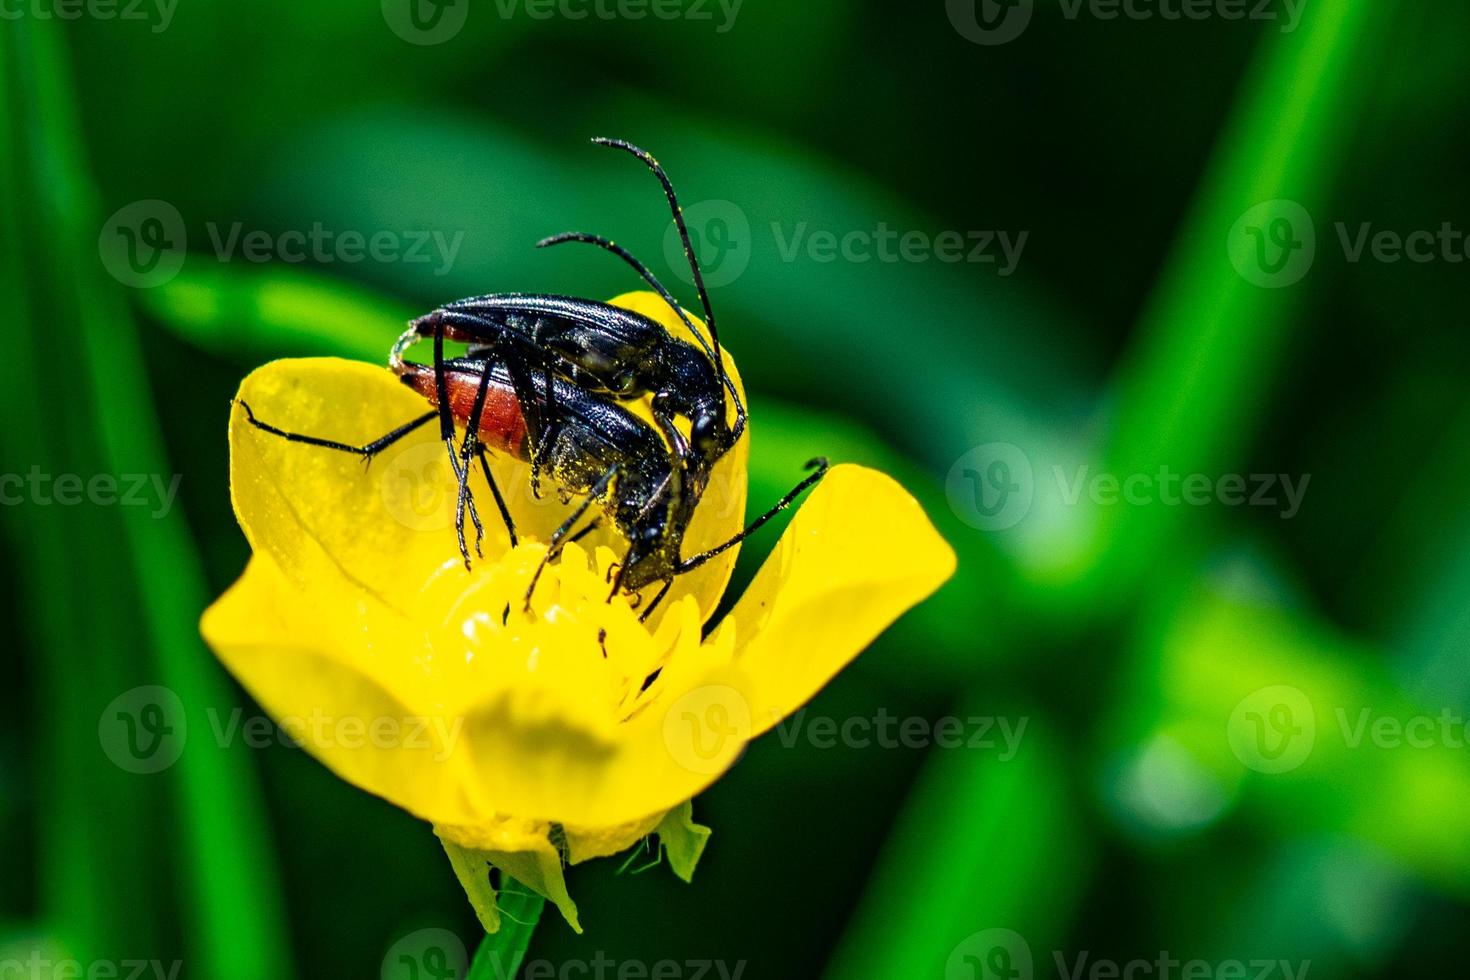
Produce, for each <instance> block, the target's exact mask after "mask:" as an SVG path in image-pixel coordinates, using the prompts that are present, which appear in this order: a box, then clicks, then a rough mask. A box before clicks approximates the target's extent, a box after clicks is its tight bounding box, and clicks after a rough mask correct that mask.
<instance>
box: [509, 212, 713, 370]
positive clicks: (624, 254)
mask: <svg viewBox="0 0 1470 980" xmlns="http://www.w3.org/2000/svg"><path fill="white" fill-rule="evenodd" d="M567 242H580V243H582V244H585V245H596V246H597V247H598V248H600V249H603V250H605V251H608V252H611V253H612V254H614V255H616V256H617V257H618V258H620V259H622V260H623V261H624V262H626V263H627V264H628V265H630V266H632V268H633V271H634V272H636V273H638V275H639V276H641V277H642V279H643V281H644V282H646V283H648V285H649V286H650V287H652V289H653V291H654V292H656V293H658V295H659V298H660V299H662V300H663V301H664V302H665V303H667V304H669V306H671V307H673V309H674V312H675V313H677V314H678V315H679V319H680V320H682V321H684V326H686V327H688V328H689V332H690V333H692V334H693V335H694V339H695V340H697V341H699V346H700V347H701V348H703V349H704V352H705V354H706V355H707V356H708V357H709V358H710V359H711V360H713V359H714V357H715V352H714V351H713V350H711V349H710V346H709V341H708V340H705V339H704V334H702V333H700V332H699V329H698V328H697V327H695V326H694V321H693V320H691V319H689V314H687V313H685V312H684V307H682V306H680V305H679V301H678V300H676V299H674V296H673V294H672V293H670V292H669V291H668V289H666V288H665V287H664V284H663V283H661V282H659V281H658V277H656V276H655V275H654V274H653V272H652V271H651V270H650V269H649V268H648V266H646V265H644V264H643V263H642V262H640V261H639V260H638V257H637V256H635V255H634V254H633V253H632V252H630V251H628V250H627V249H626V248H623V246H621V245H619V244H618V243H617V242H614V241H611V240H610V239H607V238H603V237H602V236H601V235H589V234H587V233H586V232H582V231H564V232H562V233H561V234H560V235H551V236H549V237H547V238H543V239H541V240H540V241H539V242H537V243H536V247H537V248H550V247H551V246H553V245H565V244H566V243H567Z"/></svg>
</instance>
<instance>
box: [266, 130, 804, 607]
mask: <svg viewBox="0 0 1470 980" xmlns="http://www.w3.org/2000/svg"><path fill="white" fill-rule="evenodd" d="M593 142H595V143H598V144H601V145H604V146H611V147H614V148H617V149H621V150H624V151H626V152H628V153H630V154H632V155H634V156H636V157H637V158H638V159H640V160H641V161H643V163H644V164H645V165H646V166H647V167H648V168H649V169H650V170H651V171H652V172H653V174H654V175H655V176H656V177H657V178H658V180H659V182H660V184H661V185H662V186H663V190H664V194H665V196H666V197H667V198H668V202H669V207H670V209H671V211H672V212H673V217H674V223H675V225H676V227H677V229H678V232H679V237H680V240H681V241H682V243H683V246H684V253H685V256H686V257H687V259H688V261H689V266H690V269H691V271H692V272H693V276H694V284H695V287H696V289H697V291H698V293H699V300H700V303H701V305H702V307H703V311H704V314H705V323H706V325H707V327H708V330H709V337H708V339H706V338H705V336H704V335H703V334H702V333H701V332H700V331H699V330H698V329H697V328H696V327H695V325H694V323H693V321H692V320H691V319H690V318H689V316H688V315H687V314H686V313H685V312H684V310H683V308H682V307H681V306H680V305H679V304H678V302H677V301H676V300H675V299H674V298H673V296H672V295H671V294H670V293H669V291H668V290H667V289H665V288H664V287H663V285H662V284H660V283H659V281H658V279H657V278H656V277H655V276H654V275H653V273H652V272H650V271H649V270H648V268H647V267H646V266H645V265H643V263H641V262H639V261H638V260H637V259H636V258H634V257H633V256H632V255H631V254H630V253H628V252H627V251H626V250H625V249H623V248H622V247H621V246H618V245H616V244H614V243H613V242H611V241H609V240H607V239H604V238H601V237H598V236H595V235H586V234H581V233H570V234H564V235H556V236H553V237H551V238H548V239H545V240H543V241H542V242H540V243H539V244H538V247H545V246H549V245H557V244H562V243H565V242H582V243H586V244H591V245H596V246H597V247H599V248H603V249H605V250H607V251H609V252H612V253H613V254H615V255H617V256H618V257H619V258H621V259H622V260H623V261H625V262H627V263H628V264H629V265H630V266H631V267H632V268H633V269H634V270H635V271H636V272H637V273H638V274H639V275H640V276H641V277H642V278H643V279H644V281H645V282H647V283H648V285H649V286H650V287H652V289H653V290H654V291H655V292H656V293H657V294H658V295H659V296H660V297H662V299H663V300H664V302H666V303H668V304H669V306H670V307H671V308H672V309H673V310H674V312H675V313H676V314H677V315H678V317H679V319H680V320H681V321H682V323H683V324H684V326H685V327H686V328H687V329H688V331H689V333H690V334H691V335H692V337H693V339H694V341H695V343H690V342H689V341H686V340H683V339H681V338H679V337H675V336H673V335H671V334H670V333H669V332H668V331H666V330H665V329H664V328H663V326H662V325H660V324H659V323H657V322H655V321H654V320H652V319H650V318H648V317H646V316H643V315H642V314H639V313H636V312H633V311H631V310H626V309H623V308H621V307H616V306H612V305H611V304H608V303H601V302H597V301H594V300H585V299H575V298H571V297H566V296H553V295H540V294H517V293H509V294H498V295H490V296H479V297H474V298H471V299H464V300H458V301H456V302H453V303H448V304H446V305H444V306H441V307H439V308H438V309H436V310H434V311H432V312H431V313H428V314H426V315H425V316H422V317H419V318H418V319H416V320H414V321H413V322H412V323H411V324H410V325H409V328H408V330H407V331H406V332H405V333H404V334H403V336H402V337H400V338H399V340H398V342H397V343H396V344H395V345H394V347H393V350H392V353H391V355H390V357H389V367H390V369H391V370H392V371H393V372H394V373H395V374H397V375H398V376H399V378H400V379H402V381H403V382H404V383H405V384H407V385H408V386H410V387H411V388H413V389H414V390H415V391H416V392H418V393H419V394H421V395H423V396H424V397H425V398H426V399H427V400H428V401H429V403H430V404H431V405H433V406H434V408H433V410H431V411H429V412H426V413H425V414H423V415H421V416H419V417H418V418H416V419H413V420H411V421H409V422H407V423H405V424H404V425H402V426H400V427H398V428H397V429H394V430H393V431H392V432H389V433H387V434H385V435H383V436H381V437H380V438H378V439H375V440H374V441H372V442H370V443H367V444H366V445H362V446H352V445H349V444H346V443H341V442H336V441H334V440H330V439H322V438H318V437H316V436H311V435H304V434H301V433H293V432H286V431H284V430H281V429H279V428H276V427H275V426H272V425H270V424H268V423H266V422H263V421H261V420H259V419H257V418H256V417H255V414H254V412H252V411H251V409H250V406H249V405H243V403H242V407H243V408H244V410H245V413H246V418H247V419H248V420H249V421H250V422H251V424H253V425H254V426H255V427H256V428H258V429H261V430H263V431H265V432H268V433H271V434H272V435H276V436H280V437H282V438H285V439H289V440H291V441H294V442H302V443H307V444H310V445H314V446H320V447H324V448H327V449H334V450H338V451H342V452H350V453H354V454H357V455H359V456H362V457H363V458H364V459H371V458H372V457H373V456H375V455H377V454H378V453H380V452H382V451H383V450H384V449H386V448H388V447H389V446H391V445H392V444H393V443H395V442H397V441H398V440H400V439H402V438H403V437H405V436H407V435H408V434H409V433H411V432H414V431H416V430H417V429H419V428H421V427H422V426H424V425H426V424H428V423H429V422H431V421H433V420H434V419H436V418H437V419H438V420H439V432H440V437H441V438H442V439H443V441H444V444H445V449H446V452H447V454H448V457H449V460H450V465H451V466H452V467H453V468H454V472H455V476H456V478H457V480H458V485H459V499H458V502H457V508H456V514H457V516H456V532H457V535H458V540H459V550H460V554H461V556H462V557H463V559H464V562H465V565H466V567H468V566H469V564H470V552H469V547H468V544H467V543H466V540H465V531H464V524H465V519H466V515H468V518H469V520H470V521H471V523H472V524H473V525H474V527H475V528H476V531H477V532H479V533H483V528H482V525H481V523H480V518H479V515H478V513H477V512H476V508H475V504H474V499H473V497H472V495H471V493H470V490H469V483H468V481H469V471H470V466H471V462H472V457H473V458H474V459H478V461H479V463H480V467H481V470H482V472H483V474H484V476H485V478H486V481H487V482H488V484H489V486H490V491H491V493H492V494H493V496H494V497H495V502H496V506H497V507H498V509H499V511H500V516H501V519H502V520H503V521H504V522H505V526H506V530H507V531H508V532H509V535H510V541H511V544H512V545H514V544H515V543H516V541H517V538H516V530H515V524H514V521H513V520H512V518H511V515H510V511H509V509H508V508H507V507H506V505H505V499H504V496H503V495H502V494H501V492H500V488H499V487H498V486H497V485H496V482H495V479H494V477H493V476H492V475H491V472H490V466H489V462H488V461H487V459H486V457H485V452H486V448H487V447H488V448H489V449H492V450H494V451H497V452H501V453H505V454H508V455H510V456H512V457H514V458H516V459H519V460H522V461H524V462H529V463H530V464H531V486H532V490H533V492H536V493H539V492H540V475H541V473H542V472H543V471H545V472H547V473H549V474H550V476H551V477H552V479H554V480H555V481H556V483H557V485H558V487H559V489H560V491H561V492H563V494H564V495H565V494H571V495H579V496H580V495H585V497H586V499H585V500H583V501H582V502H581V503H580V504H579V505H578V506H577V507H576V508H575V509H574V510H573V511H572V513H571V514H570V515H569V516H568V517H567V519H566V520H565V521H564V522H563V523H562V524H561V526H560V527H558V528H557V530H556V531H555V533H553V535H552V538H551V540H550V542H548V548H547V552H546V556H545V557H544V558H543V559H542V562H541V566H540V567H538V569H537V572H536V575H535V576H534V577H533V578H532V580H531V584H530V586H529V588H528V589H527V591H526V603H527V605H528V606H529V604H530V599H531V594H532V592H534V590H535V587H536V581H537V580H538V579H539V577H540V572H541V569H542V568H544V567H545V565H546V563H547V562H548V561H550V559H551V558H553V557H554V556H556V555H557V554H558V553H559V551H560V549H561V547H562V545H563V544H565V543H566V542H567V541H568V540H576V539H577V538H579V537H581V536H582V535H584V534H586V533H588V532H589V531H591V530H592V529H593V527H595V526H596V524H597V520H598V519H597V518H594V519H593V520H592V521H591V522H590V523H588V524H587V525H585V526H584V527H583V528H582V529H581V530H580V531H578V532H576V533H573V532H574V529H575V528H576V525H577V523H578V521H580V520H581V519H582V518H583V516H584V515H585V514H586V511H587V509H588V508H589V507H590V506H591V504H592V503H593V502H594V501H595V502H597V503H598V504H599V505H600V506H601V508H602V511H603V515H604V516H605V517H606V518H607V520H608V521H609V523H610V524H611V525H612V526H613V527H614V528H615V529H616V530H617V531H618V532H619V533H620V534H621V535H622V537H623V538H625V539H626V541H627V543H628V549H627V552H626V554H625V556H624V558H623V560H622V562H621V563H619V565H618V566H617V575H616V578H615V579H614V581H613V588H612V592H611V594H610V595H609V599H611V598H612V596H613V595H616V594H617V593H618V592H619V591H624V590H626V591H627V592H629V593H637V592H638V591H639V590H640V589H642V588H644V587H645V586H648V585H651V584H653V583H655V582H659V583H661V587H660V589H659V592H658V594H657V595H656V596H655V598H654V600H653V601H652V602H651V603H649V604H648V606H647V607H646V608H645V609H644V611H643V613H642V615H643V617H645V618H646V617H647V616H648V615H649V614H650V613H652V611H653V609H654V608H655V607H656V606H657V605H658V602H659V601H660V600H661V599H662V598H663V597H664V595H665V594H666V593H667V592H668V590H669V587H670V586H671V585H672V583H673V580H674V577H675V576H677V575H681V574H684V573H685V572H689V571H693V570H694V569H695V568H698V567H699V566H701V565H703V564H704V563H705V562H707V561H709V560H710V559H712V558H714V557H715V556H716V555H719V554H721V553H722V552H724V551H726V550H727V549H729V548H731V547H733V546H734V545H735V544H737V543H739V542H740V541H742V540H744V539H745V537H746V536H748V535H749V534H751V533H752V532H754V531H755V530H756V529H758V528H759V527H761V525H763V524H765V523H766V522H767V521H768V520H770V519H771V518H772V517H773V516H775V514H776V513H778V512H779V511H781V510H782V509H784V508H785V507H787V506H789V505H790V504H791V502H792V501H794V500H795V499H796V498H797V497H798V496H799V495H800V494H801V493H802V492H803V491H805V490H806V489H807V488H808V487H810V486H812V485H813V484H815V483H816V482H817V481H818V480H820V479H821V477H822V475H823V474H824V473H825V472H826V469H827V461H826V460H825V459H815V460H812V461H811V462H810V463H809V464H808V468H809V469H813V470H814V472H812V473H811V474H810V475H808V476H807V477H806V478H805V479H803V480H802V481H801V482H800V483H798V484H797V485H796V486H795V487H794V488H793V489H792V490H791V491H790V492H789V493H788V494H786V495H785V496H784V497H782V498H781V500H780V501H778V502H777V503H776V504H775V506H773V507H772V508H771V509H770V510H768V511H766V512H765V513H764V514H762V515H761V516H760V517H758V518H757V519H756V520H755V521H753V522H752V523H751V524H750V525H749V526H747V527H746V528H745V529H744V530H742V531H740V532H739V533H738V534H736V535H735V536H734V537H732V538H730V539H729V540H728V541H726V542H724V543H722V544H720V545H718V546H716V547H714V548H711V549H709V550H708V551H704V552H701V553H700V554H697V555H693V556H690V557H688V558H685V557H683V556H682V554H681V550H682V545H683V540H684V534H685V532H686V531H687V530H688V528H689V525H690V523H691V521H692V520H693V518H694V512H695V509H696V508H697V507H698V505H699V502H700V499H701V498H702V496H703V494H704V491H705V489H706V487H707V486H708V483H709V479H710V474H711V472H712V470H713V468H714V465H715V463H716V462H718V461H719V459H720V458H721V457H723V456H724V455H725V454H726V453H727V452H729V451H730V449H731V448H733V447H734V446H735V444H736V443H737V442H738V441H739V439H740V437H741V436H742V435H743V434H744V432H745V428H746V418H747V416H746V410H745V406H744V404H743V403H742V402H741V400H740V397H739V394H738V392H737V391H736V389H735V386H734V384H733V382H732V381H731V380H730V378H729V376H728V373H727V372H726V370H725V364H724V360H723V355H722V353H721V349H720V341H719V334H718V328H717V326H716V324H715V317H714V312H713V310H712V309H711V307H710V302H709V294H708V291H707V290H706V289H705V285H704V278H703V275H702V274H701V272H700V268H699V262H698V259H697V258H696V257H695V255H694V249H693V247H692V245H691V243H690V239H689V232H688V229H687V228H686V226H685V223H684V217H683V212H682V210H681V209H680V207H679V201H678V197H677V196H676V194H675V193H674V188H673V185H672V184H671V183H670V181H669V178H668V176H667V175H666V174H665V173H664V170H663V168H662V167H661V166H659V164H658V162H657V161H656V160H655V159H654V158H653V157H652V156H651V155H649V154H648V153H647V152H645V151H644V150H641V149H639V148H638V147H636V146H634V145H632V144H631V143H627V142H625V141H622V140H607V139H597V140H594V141H593ZM446 339H447V340H451V341H455V342H461V343H465V344H467V345H468V351H467V353H466V354H465V355H464V356H463V357H456V358H448V359H446V358H445V356H444V342H445V340H446ZM423 340H429V341H431V342H432V345H433V363H432V364H429V365H425V364H420V363H415V362H411V361H407V360H405V359H404V354H405V352H406V351H407V350H408V349H409V348H410V347H411V346H413V345H414V344H416V343H418V342H420V341H423ZM696 345H697V346H696ZM727 395H728V397H729V398H730V400H731V401H732V402H733V405H734V411H735V419H734V422H733V423H731V422H730V421H729V411H728V409H727V403H726V396H727ZM647 396H651V402H650V409H651V414H652V416H653V419H654V424H653V425H650V424H649V423H648V422H646V421H645V420H644V419H642V418H640V417H639V416H638V415H636V414H634V413H633V412H631V411H629V409H628V408H627V407H626V406H625V405H624V404H623V403H624V402H628V401H630V400H633V399H640V398H643V397H647ZM679 418H683V419H684V420H685V421H686V422H687V423H688V428H689V434H688V436H687V437H686V436H685V434H684V433H683V431H682V430H681V429H680V428H679V427H678V424H677V420H678V419H679ZM456 423H458V424H460V425H463V426H464V427H465V436H464V439H463V441H461V442H458V443H456V439H455V424H456ZM478 547H479V540H478V538H477V539H476V548H477V550H478Z"/></svg>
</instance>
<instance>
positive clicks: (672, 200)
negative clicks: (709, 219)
mask: <svg viewBox="0 0 1470 980" xmlns="http://www.w3.org/2000/svg"><path fill="white" fill-rule="evenodd" d="M592 142H594V143H596V144H597V145H598V146H611V147H613V148H614V149H618V150H623V151H624V152H626V153H631V154H632V155H633V156H635V157H637V158H638V159H639V160H642V161H643V165H644V166H646V167H647V168H648V169H649V170H651V171H653V175H654V176H655V177H657V178H658V182H659V183H660V184H662V185H663V188H664V196H665V197H667V198H668V199H669V210H670V211H672V212H673V214H674V225H675V227H677V228H678V229H679V241H680V242H681V243H682V244H683V246H684V257H685V258H687V259H688V260H689V271H691V272H692V273H694V288H695V289H696V290H698V291H699V302H700V304H701V305H702V306H703V307H704V322H705V324H706V325H708V326H709V338H710V342H711V343H712V344H714V348H715V370H716V371H718V372H719V375H720V401H722V402H723V401H724V400H725V391H724V386H725V359H724V357H722V356H721V354H720V332H719V329H718V328H717V327H716V326H715V311H714V310H713V309H712V308H711V307H710V304H709V291H708V290H707V289H705V288H704V274H703V273H702V272H700V271H699V260H698V259H697V258H695V256H694V245H693V244H692V243H691V242H690V241H689V227H688V225H686V224H685V223H684V209H683V208H681V207H680V206H679V195H677V194H675V193H674V185H673V182H671V181H670V180H669V175H668V174H666V173H664V168H663V167H661V166H659V162H658V161H657V160H655V159H654V158H653V154H651V153H649V152H648V151H647V150H645V149H643V148H642V147H638V146H634V145H633V144H632V143H629V142H628V141H627V140H618V139H608V138H606V137H603V136H594V137H593V138H592Z"/></svg>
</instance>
